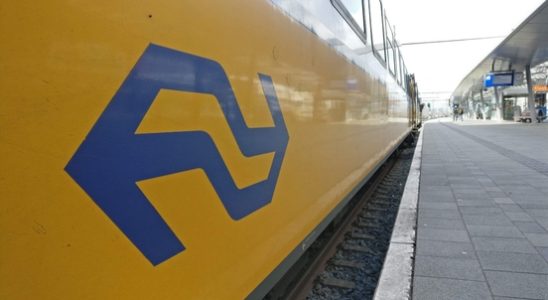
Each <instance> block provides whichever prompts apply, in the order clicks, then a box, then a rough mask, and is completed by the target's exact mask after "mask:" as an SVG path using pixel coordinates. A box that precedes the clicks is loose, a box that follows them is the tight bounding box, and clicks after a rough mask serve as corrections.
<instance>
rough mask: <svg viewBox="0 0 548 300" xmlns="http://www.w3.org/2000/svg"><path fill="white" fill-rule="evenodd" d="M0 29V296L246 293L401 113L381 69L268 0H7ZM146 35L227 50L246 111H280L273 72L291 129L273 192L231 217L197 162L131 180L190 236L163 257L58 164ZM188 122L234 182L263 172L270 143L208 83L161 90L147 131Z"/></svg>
mask: <svg viewBox="0 0 548 300" xmlns="http://www.w3.org/2000/svg"><path fill="white" fill-rule="evenodd" d="M0 33H1V36H2V40H3V41H2V44H1V45H0V70H1V73H2V77H1V79H0V95H1V96H0V99H1V101H0V143H1V147H0V160H1V163H0V171H1V173H0V196H1V198H2V200H1V208H0V299H63V298H64V299H107V298H108V299H122V298H125V299H221V298H227V299H238V298H243V297H245V296H247V295H248V294H249V293H250V292H251V291H252V290H253V289H254V288H255V287H256V286H257V285H258V284H259V283H260V282H261V281H262V280H263V279H264V278H265V277H266V276H267V275H268V274H269V273H270V272H271V271H272V270H273V269H274V268H275V267H276V266H277V265H278V264H279V263H280V262H281V261H282V260H283V259H284V258H285V257H286V256H287V255H288V254H289V252H290V251H291V250H293V249H294V248H295V247H296V246H297V245H298V243H299V242H300V241H302V240H303V239H304V238H305V237H306V236H307V235H308V234H309V232H310V231H311V230H312V229H313V228H314V227H315V226H316V225H317V224H318V223H319V222H320V221H321V220H322V219H323V218H324V217H325V216H326V215H327V214H328V213H329V212H330V211H331V209H333V207H335V206H336V204H337V203H338V202H339V201H340V200H341V199H342V198H343V197H344V196H345V195H347V194H348V193H349V192H350V191H351V190H352V188H353V187H354V186H355V185H356V184H357V183H358V182H359V181H360V180H361V179H363V177H364V176H365V175H366V174H367V173H368V172H369V171H370V170H371V168H372V167H373V166H374V165H375V164H376V163H378V161H379V160H381V159H382V158H383V157H384V156H385V154H386V153H387V151H388V150H389V149H390V148H391V147H393V146H394V145H395V144H396V142H397V141H398V140H399V139H401V138H402V137H403V135H404V133H405V132H407V129H408V128H407V126H408V124H407V119H406V117H407V108H406V107H405V105H403V106H402V105H401V103H397V102H395V100H392V99H390V101H389V99H388V97H389V93H388V92H387V90H386V88H385V87H384V86H382V85H381V86H380V84H381V81H378V80H374V79H373V78H372V77H371V76H370V75H368V74H366V73H364V72H363V71H361V70H358V69H357V67H355V66H354V65H352V64H349V63H348V62H347V61H346V60H345V59H344V58H342V57H341V56H339V55H336V54H335V52H334V50H333V49H330V48H329V47H327V46H326V45H325V44H324V43H322V42H321V41H319V40H318V39H317V38H316V36H315V35H314V34H312V33H311V32H309V31H307V30H306V29H304V28H302V27H300V26H299V25H298V24H297V23H295V22H291V21H289V20H288V18H287V16H285V15H284V14H282V13H281V12H279V11H278V10H277V9H275V8H274V7H273V6H272V5H271V4H269V3H268V2H265V1H167V0H161V1H139V2H135V1H99V2H98V1H72V0H52V1H38V2H37V1H15V0H9V1H2V3H1V4H0ZM150 43H154V44H158V45H162V46H164V47H169V48H172V49H176V50H179V51H184V52H187V53H192V54H196V55H199V56H202V57H207V58H209V59H212V60H214V61H217V62H219V63H220V64H221V65H222V66H223V68H224V69H225V71H226V73H227V74H228V77H229V80H230V83H231V85H232V87H233V89H234V93H235V95H236V97H237V99H238V103H239V105H240V108H241V110H242V112H243V115H244V118H245V120H246V122H247V124H248V125H249V126H252V127H260V126H272V119H271V117H270V114H269V111H268V107H267V104H266V102H265V100H264V95H263V93H262V90H261V86H260V83H259V81H258V77H257V73H259V72H260V73H264V74H268V75H269V76H271V77H272V80H273V82H274V87H275V89H276V93H277V95H278V98H279V101H280V105H281V109H282V112H283V115H284V119H285V122H286V125H287V128H288V131H289V136H290V140H289V145H288V148H287V151H286V155H285V159H284V161H283V164H282V167H281V173H280V177H279V179H278V182H277V186H276V189H275V192H274V197H273V199H272V202H271V203H270V204H268V205H267V206H265V207H263V208H261V209H260V210H258V211H256V212H254V213H252V214H251V215H249V216H247V217H245V218H243V219H241V220H238V221H235V220H233V219H231V218H230V217H229V215H228V214H227V213H226V211H225V209H224V208H223V206H222V204H221V202H220V201H219V198H218V196H217V194H216V193H215V191H214V190H213V188H212V186H211V183H210V182H209V180H208V179H207V177H206V176H205V175H204V173H203V172H202V171H200V170H193V171H188V172H182V173H177V174H172V175H167V176H162V177H157V178H153V179H149V180H144V181H141V182H138V186H139V188H140V189H141V190H142V191H143V193H144V194H145V195H146V196H147V198H148V199H149V200H150V201H151V202H152V204H153V205H154V206H155V208H156V209H157V210H158V212H159V213H160V214H161V215H162V217H163V218H164V219H165V220H166V222H167V223H168V224H169V226H170V227H171V229H172V230H173V231H174V233H175V234H176V235H177V236H178V237H181V239H182V240H183V242H184V244H185V246H186V250H185V251H184V252H181V253H179V254H178V255H176V256H174V257H172V258H171V259H169V260H167V261H165V262H163V263H161V264H159V265H157V266H153V265H151V264H150V263H149V262H148V261H147V260H146V259H145V257H144V256H143V255H142V254H141V253H140V252H139V251H138V249H137V248H136V247H135V246H134V245H133V244H132V243H131V242H130V241H129V240H128V239H127V238H126V236H125V235H124V234H123V233H122V231H120V230H119V229H118V228H117V227H116V226H115V225H114V223H113V222H112V221H111V220H110V219H109V218H108V217H107V216H106V215H105V214H104V213H103V212H102V211H101V209H99V207H98V206H97V205H96V204H95V203H94V202H93V201H92V199H91V198H90V197H89V196H88V195H87V194H86V193H85V192H84V191H83V190H82V188H81V187H80V186H79V185H78V184H76V183H75V181H74V180H73V179H72V178H71V177H70V176H69V175H68V174H67V173H66V172H65V171H64V168H65V166H66V165H67V163H68V161H69V160H70V159H71V157H72V156H73V155H74V153H75V151H76V150H77V149H78V146H79V145H80V144H81V143H82V141H83V140H84V138H85V137H86V135H87V133H88V132H89V131H90V129H91V128H92V127H93V125H94V123H95V122H96V121H97V119H98V118H99V116H100V115H101V113H102V112H103V111H104V109H105V107H106V106H107V104H108V103H109V101H110V100H111V99H112V97H113V95H114V94H115V93H116V91H117V90H118V88H119V87H120V85H121V84H122V82H123V80H124V79H125V78H126V76H127V75H128V73H129V72H130V71H131V69H132V67H133V66H134V65H135V63H136V61H137V59H138V58H139V57H140V56H141V54H142V53H143V51H144V50H145V48H146V47H147V45H149V44H150ZM349 78H352V79H355V80H356V81H357V88H356V89H355V91H353V92H348V91H347V90H346V87H345V83H344V82H345V80H347V79H349ZM349 103H352V105H350V104H349ZM364 108H366V109H364ZM388 111H391V112H392V116H391V117H390V118H389V117H388V116H387V112H388ZM364 112H366V113H364ZM349 116H361V117H353V118H349ZM195 129H201V130H206V131H207V132H209V133H210V135H211V136H212V137H213V138H214V140H215V143H216V145H217V146H218V148H219V150H220V152H221V155H222V156H223V159H224V160H225V162H226V164H227V166H228V168H229V170H230V172H231V174H232V176H233V177H234V180H235V181H236V184H237V185H238V186H240V187H243V186H247V185H249V184H251V183H254V182H257V181H258V180H261V179H264V178H265V177H266V175H267V173H268V170H269V167H270V164H271V161H272V155H271V154H266V155H260V156H257V157H250V158H247V157H245V156H243V155H242V154H241V153H240V151H239V149H238V147H237V145H236V143H235V141H234V137H233V136H232V134H231V132H230V130H229V129H228V125H227V123H226V120H225V118H224V117H223V116H222V113H221V110H220V108H219V107H218V104H216V102H215V101H214V100H213V99H212V98H208V97H207V96H204V95H193V94H191V93H179V92H174V91H162V92H161V93H160V94H159V95H158V98H157V99H156V101H155V102H154V104H153V106H152V107H151V108H150V111H149V112H148V113H147V115H146V117H145V118H144V119H143V122H142V123H141V125H140V126H139V129H138V131H139V132H141V133H146V132H165V131H184V130H195Z"/></svg>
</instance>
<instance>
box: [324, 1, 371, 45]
mask: <svg viewBox="0 0 548 300" xmlns="http://www.w3.org/2000/svg"><path fill="white" fill-rule="evenodd" d="M331 3H332V4H333V6H334V7H335V8H336V9H337V11H338V12H339V13H340V14H341V16H342V17H343V18H344V19H345V20H346V22H347V23H348V25H350V27H351V28H352V30H354V31H355V32H356V34H357V35H358V37H360V39H361V40H362V41H363V42H364V43H365V42H366V35H365V19H364V7H363V0H331Z"/></svg>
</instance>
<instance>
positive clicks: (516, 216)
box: [505, 211, 534, 221]
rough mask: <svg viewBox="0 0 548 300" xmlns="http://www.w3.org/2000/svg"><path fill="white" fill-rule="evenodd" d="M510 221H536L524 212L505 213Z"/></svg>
mask: <svg viewBox="0 0 548 300" xmlns="http://www.w3.org/2000/svg"><path fill="white" fill-rule="evenodd" d="M505 214H506V216H507V217H508V219H510V220H511V221H533V220H534V219H533V218H531V216H530V215H529V214H528V213H526V212H522V211H507V212H505Z"/></svg>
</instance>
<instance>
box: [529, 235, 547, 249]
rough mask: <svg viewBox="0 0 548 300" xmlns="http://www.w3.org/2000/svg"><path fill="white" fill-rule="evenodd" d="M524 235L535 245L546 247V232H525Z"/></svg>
mask: <svg viewBox="0 0 548 300" xmlns="http://www.w3.org/2000/svg"><path fill="white" fill-rule="evenodd" d="M525 237H526V238H527V239H528V240H529V242H531V244H533V245H535V246H537V247H548V233H525Z"/></svg>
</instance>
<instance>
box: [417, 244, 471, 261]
mask: <svg viewBox="0 0 548 300" xmlns="http://www.w3.org/2000/svg"><path fill="white" fill-rule="evenodd" d="M416 251H417V255H429V256H443V257H455V258H468V259H474V258H475V254H474V246H473V245H472V243H463V242H447V241H434V240H421V241H420V242H419V243H418V244H417V250H416Z"/></svg>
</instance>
